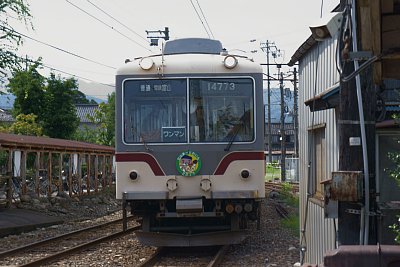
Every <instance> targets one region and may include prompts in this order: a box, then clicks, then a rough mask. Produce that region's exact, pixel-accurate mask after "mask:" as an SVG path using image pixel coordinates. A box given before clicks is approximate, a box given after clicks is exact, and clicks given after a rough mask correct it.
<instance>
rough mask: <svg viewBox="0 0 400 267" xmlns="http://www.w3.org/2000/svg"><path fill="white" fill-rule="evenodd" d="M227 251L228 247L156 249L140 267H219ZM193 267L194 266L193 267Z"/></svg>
mask: <svg viewBox="0 0 400 267" xmlns="http://www.w3.org/2000/svg"><path fill="white" fill-rule="evenodd" d="M228 249H229V245H225V246H213V247H191V248H171V247H168V248H166V247H161V248H158V249H157V250H156V251H155V252H154V253H153V254H152V255H151V256H150V257H149V258H148V259H147V260H146V261H144V262H142V263H141V264H140V265H139V266H140V267H152V266H158V265H160V266H171V263H173V266H189V264H190V265H191V266H192V264H196V266H207V267H216V266H219V264H220V263H221V261H222V259H223V258H224V256H225V254H226V253H227V251H228ZM193 266H194V265H193Z"/></svg>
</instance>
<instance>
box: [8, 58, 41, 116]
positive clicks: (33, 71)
mask: <svg viewBox="0 0 400 267" xmlns="http://www.w3.org/2000/svg"><path fill="white" fill-rule="evenodd" d="M39 64H40V63H39V62H36V63H35V64H33V65H32V66H30V67H29V69H28V70H18V71H14V73H13V77H12V78H11V79H9V84H8V91H9V92H10V93H12V94H14V95H15V97H16V99H15V102H14V108H13V115H14V117H16V116H17V115H18V114H31V113H33V114H36V115H37V117H38V118H39V120H40V118H41V117H42V110H43V104H44V96H45V92H44V82H45V78H44V77H43V76H42V75H40V74H39V72H38V71H37V68H38V66H39Z"/></svg>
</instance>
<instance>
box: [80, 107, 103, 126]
mask: <svg viewBox="0 0 400 267" xmlns="http://www.w3.org/2000/svg"><path fill="white" fill-rule="evenodd" d="M75 109H76V115H77V116H78V118H79V121H80V122H86V123H87V122H91V121H90V120H89V119H88V115H89V116H94V113H95V111H96V110H98V109H99V105H97V104H76V105H75Z"/></svg>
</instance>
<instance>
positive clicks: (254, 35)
mask: <svg viewBox="0 0 400 267" xmlns="http://www.w3.org/2000/svg"><path fill="white" fill-rule="evenodd" d="M27 2H28V3H29V7H30V10H31V14H32V16H33V18H32V24H33V27H34V29H33V30H32V29H31V28H29V27H26V25H24V24H23V23H21V22H19V21H17V20H15V19H13V18H10V22H11V24H12V25H13V27H14V29H15V30H17V31H18V32H20V33H23V34H24V35H26V36H29V37H30V38H33V39H35V40H36V41H34V40H32V39H29V38H24V43H23V46H21V47H20V48H19V51H18V53H19V54H20V55H21V56H23V57H25V56H27V57H28V58H31V59H37V58H39V57H41V58H42V62H43V63H44V64H45V65H46V66H47V67H46V68H44V69H43V70H41V72H42V74H43V75H45V76H48V75H49V72H50V68H53V72H54V73H56V74H60V75H61V77H65V78H70V77H71V75H74V76H75V77H76V78H80V80H83V81H81V82H80V84H81V87H80V90H81V91H82V92H84V93H85V94H87V95H90V96H94V97H98V98H102V99H105V98H106V97H107V95H108V94H109V93H111V92H112V91H113V90H114V88H113V87H112V86H107V85H114V84H115V72H116V68H118V67H120V66H122V65H123V64H124V61H125V59H127V58H131V59H132V58H136V57H141V56H147V55H149V54H152V53H158V52H159V51H160V50H159V48H157V47H154V46H153V47H150V45H149V42H148V40H149V39H148V38H147V36H148V35H147V34H146V30H147V31H158V30H164V28H165V27H168V28H169V34H170V39H172V40H173V39H177V38H188V37H202V38H212V39H217V40H220V41H221V42H222V44H223V46H224V47H225V48H226V49H227V50H228V51H230V52H231V53H239V54H244V55H247V56H248V57H251V58H254V60H255V61H256V62H260V63H265V62H266V53H265V52H263V51H262V49H260V44H261V43H266V42H267V41H268V42H274V43H275V45H276V47H277V48H278V49H279V50H280V51H281V55H282V56H281V57H279V58H276V59H275V62H276V63H287V62H289V60H290V58H291V56H292V55H293V54H294V52H295V51H296V49H297V48H299V46H300V45H301V44H302V43H303V42H304V41H305V40H306V39H307V38H308V37H309V36H310V34H311V32H310V30H309V26H311V25H317V24H318V23H320V22H321V21H322V19H323V18H325V17H327V16H329V13H330V12H331V11H332V10H333V8H334V7H335V6H336V5H337V4H338V3H339V0H302V1H300V0H279V1H272V0H249V1H244V0H241V1H239V0H168V1H166V0H146V1H143V0H140V1H139V0H113V1H110V0H27ZM203 15H204V16H203ZM321 15H322V19H321ZM200 18H201V19H200ZM206 29H207V30H206ZM40 42H42V43H40ZM43 43H46V44H47V45H45V44H43ZM49 45H51V46H54V47H57V48H58V49H54V48H51V47H49ZM60 49H62V50H64V51H67V52H62V51H60ZM252 51H253V52H252ZM255 51H256V52H255ZM70 53H72V54H75V55H77V56H79V57H76V56H72V55H71V54H70ZM82 58H85V59H82ZM273 61H274V60H273V59H272V58H270V62H271V63H272V62H273ZM284 71H289V69H287V70H284ZM270 73H271V74H274V73H277V70H276V69H274V68H270ZM94 83H101V84H103V85H102V86H97V85H95V84H94ZM104 84H105V85H104ZM272 86H274V85H273V84H272ZM288 87H290V85H288Z"/></svg>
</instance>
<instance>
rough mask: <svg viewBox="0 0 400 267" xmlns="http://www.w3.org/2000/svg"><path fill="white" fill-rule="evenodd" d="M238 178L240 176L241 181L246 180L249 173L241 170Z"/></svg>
mask: <svg viewBox="0 0 400 267" xmlns="http://www.w3.org/2000/svg"><path fill="white" fill-rule="evenodd" d="M240 176H241V177H242V178H243V179H247V178H249V177H250V171H249V170H246V169H244V170H242V171H241V172H240Z"/></svg>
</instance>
